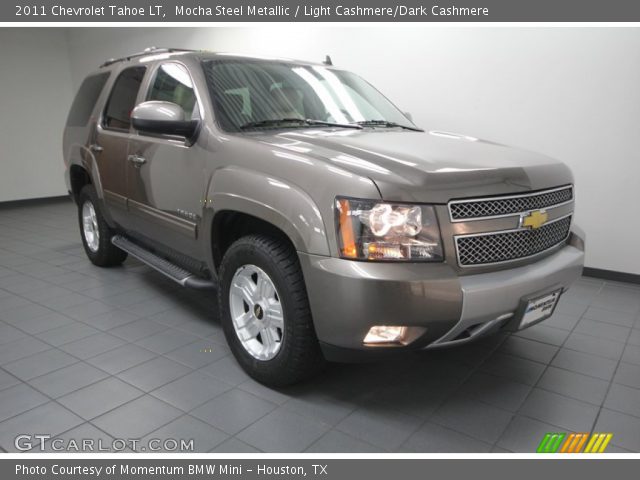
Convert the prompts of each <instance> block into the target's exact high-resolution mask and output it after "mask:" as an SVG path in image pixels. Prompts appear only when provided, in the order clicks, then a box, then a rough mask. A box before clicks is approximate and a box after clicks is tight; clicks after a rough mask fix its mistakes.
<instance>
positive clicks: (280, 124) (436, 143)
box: [64, 49, 584, 385]
mask: <svg viewBox="0 0 640 480" xmlns="http://www.w3.org/2000/svg"><path fill="white" fill-rule="evenodd" d="M64 157H65V163H66V167H67V169H66V181H67V186H68V189H69V192H70V193H71V195H72V197H73V198H74V200H75V202H76V204H77V205H78V212H79V223H80V232H81V234H82V242H83V244H84V248H85V250H86V253H87V255H88V257H89V259H90V260H91V261H92V262H93V263H94V264H96V265H99V266H103V267H107V266H113V265H118V264H120V263H122V262H123V261H124V260H125V257H126V256H127V254H129V255H132V256H134V257H136V258H138V259H139V260H142V261H143V262H145V263H147V264H149V265H150V266H152V267H153V268H155V269H156V270H158V271H160V272H161V273H163V274H164V275H166V276H168V277H170V278H171V279H173V280H175V281H176V282H178V283H180V284H182V285H183V286H190V287H196V288H208V287H217V292H218V293H217V294H218V304H219V313H220V321H221V324H222V326H223V328H224V332H225V335H226V338H227V341H228V342H229V345H230V347H231V350H232V352H233V354H234V355H235V357H236V359H237V361H238V362H239V363H240V364H241V365H242V367H243V368H244V369H245V370H246V371H247V372H248V373H249V374H250V375H251V376H253V377H254V378H255V379H257V380H258V381H260V382H263V383H265V384H269V385H285V384H289V383H293V382H296V381H299V380H301V379H303V378H305V377H308V376H309V375H311V374H313V373H314V372H316V371H317V370H318V369H319V368H320V367H321V366H322V365H323V363H324V361H325V360H339V361H343V360H352V359H357V358H367V357H371V358H385V356H386V355H389V354H394V353H397V352H402V351H415V350H424V349H431V348H437V347H444V346H450V345H458V344H464V343H466V342H469V341H471V340H473V339H475V338H478V337H481V336H483V335H485V334H487V333H490V332H495V331H497V330H500V329H502V330H510V331H513V330H517V329H521V328H525V327H528V326H530V325H533V324H535V323H537V322H540V321H542V320H544V319H545V318H548V317H549V316H550V315H551V314H552V313H553V310H554V308H555V306H556V304H557V302H558V299H559V297H560V295H561V294H562V292H564V291H565V290H566V289H567V288H568V287H569V286H570V285H571V283H572V282H574V281H575V280H576V279H577V278H578V276H579V275H580V273H581V271H582V265H583V257H584V235H583V233H582V232H581V230H580V229H578V228H577V227H576V226H575V225H574V224H573V222H572V218H573V211H574V187H573V178H572V175H571V173H570V171H569V169H568V168H567V167H566V166H565V165H564V164H562V163H560V162H557V161H555V160H553V159H550V158H547V157H545V156H542V155H538V154H534V153H531V152H527V151H522V150H516V149H513V148H509V147H506V146H504V145H500V144H496V143H492V142H488V141H483V140H480V139H477V138H472V137H467V136H462V135H457V134H451V133H446V132H438V131H430V132H425V131H423V130H421V129H420V128H418V127H417V126H416V125H415V124H414V123H413V122H412V121H411V120H410V118H409V117H408V115H405V114H403V113H402V112H401V111H399V110H398V109H397V108H396V107H395V106H394V105H393V104H392V103H391V102H390V101H389V100H387V99H386V98H385V97H384V96H383V95H381V94H380V93H379V92H378V91H377V90H375V89H374V88H373V87H372V86H371V85H370V84H368V83H367V82H365V81H364V80H363V79H362V78H360V77H358V76H357V75H354V74H353V73H349V72H347V71H343V70H340V69H336V68H334V67H332V66H331V65H330V62H325V63H319V64H315V63H309V62H299V61H292V60H286V59H277V58H269V59H266V58H249V57H246V56H242V55H229V54H214V53H210V52H198V51H181V50H173V49H148V50H146V51H144V52H142V53H139V54H134V55H131V56H129V57H126V58H123V59H119V60H111V61H108V62H106V63H105V64H104V65H102V66H101V68H99V69H98V70H97V71H96V72H94V73H92V74H91V75H89V76H88V77H87V78H86V79H85V80H84V82H83V83H82V85H81V87H80V89H79V92H78V94H77V96H76V98H75V100H74V102H73V105H72V107H71V111H70V113H69V116H68V120H67V125H66V129H65V133H64Z"/></svg>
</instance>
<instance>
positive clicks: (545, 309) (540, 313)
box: [518, 288, 563, 330]
mask: <svg viewBox="0 0 640 480" xmlns="http://www.w3.org/2000/svg"><path fill="white" fill-rule="evenodd" d="M562 291H563V290H562V288H556V289H554V290H551V291H547V292H545V293H543V294H538V295H535V296H532V297H525V298H523V299H522V300H521V302H520V303H521V304H520V308H519V311H520V316H519V318H520V323H519V326H518V329H519V330H522V329H523V328H528V327H531V326H533V325H535V324H536V323H540V322H542V321H544V320H546V319H547V318H549V317H550V316H551V315H553V312H555V310H556V307H557V306H558V301H559V300H560V296H561V295H562Z"/></svg>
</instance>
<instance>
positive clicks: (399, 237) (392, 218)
mask: <svg viewBox="0 0 640 480" xmlns="http://www.w3.org/2000/svg"><path fill="white" fill-rule="evenodd" d="M336 226H337V231H338V247H339V249H340V256H341V257H343V258H350V259H353V260H372V261H411V262H441V261H442V260H443V257H442V243H441V241H440V229H439V228H438V221H437V219H436V213H435V211H434V209H433V207H432V206H429V205H403V204H396V203H387V202H378V201H375V200H357V199H353V198H342V197H338V198H336Z"/></svg>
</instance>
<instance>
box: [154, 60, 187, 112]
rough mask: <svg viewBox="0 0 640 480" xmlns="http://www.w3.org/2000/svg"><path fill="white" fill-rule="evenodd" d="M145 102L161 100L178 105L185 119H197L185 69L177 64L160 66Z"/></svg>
mask: <svg viewBox="0 0 640 480" xmlns="http://www.w3.org/2000/svg"><path fill="white" fill-rule="evenodd" d="M147 100H163V101H165V102H171V103H175V104H177V105H180V106H181V107H182V109H183V110H184V113H185V118H187V119H191V120H197V119H198V112H197V108H196V94H195V92H194V91H193V82H192V81H191V77H190V76H189V72H187V69H186V68H185V67H184V66H182V65H180V64H178V63H165V64H163V65H160V68H158V72H157V73H156V78H155V79H154V81H153V85H152V86H151V89H150V90H149V95H148V96H147Z"/></svg>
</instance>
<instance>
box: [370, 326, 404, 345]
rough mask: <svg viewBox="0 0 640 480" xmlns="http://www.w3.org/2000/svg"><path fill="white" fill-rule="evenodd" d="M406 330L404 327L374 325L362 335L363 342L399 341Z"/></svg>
mask: <svg viewBox="0 0 640 480" xmlns="http://www.w3.org/2000/svg"><path fill="white" fill-rule="evenodd" d="M406 330H407V329H406V328H405V327H398V326H389V325H376V326H374V327H371V328H370V329H369V333H367V336H366V337H364V343H368V344H377V343H401V342H402V340H403V339H404V335H405V332H406Z"/></svg>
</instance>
